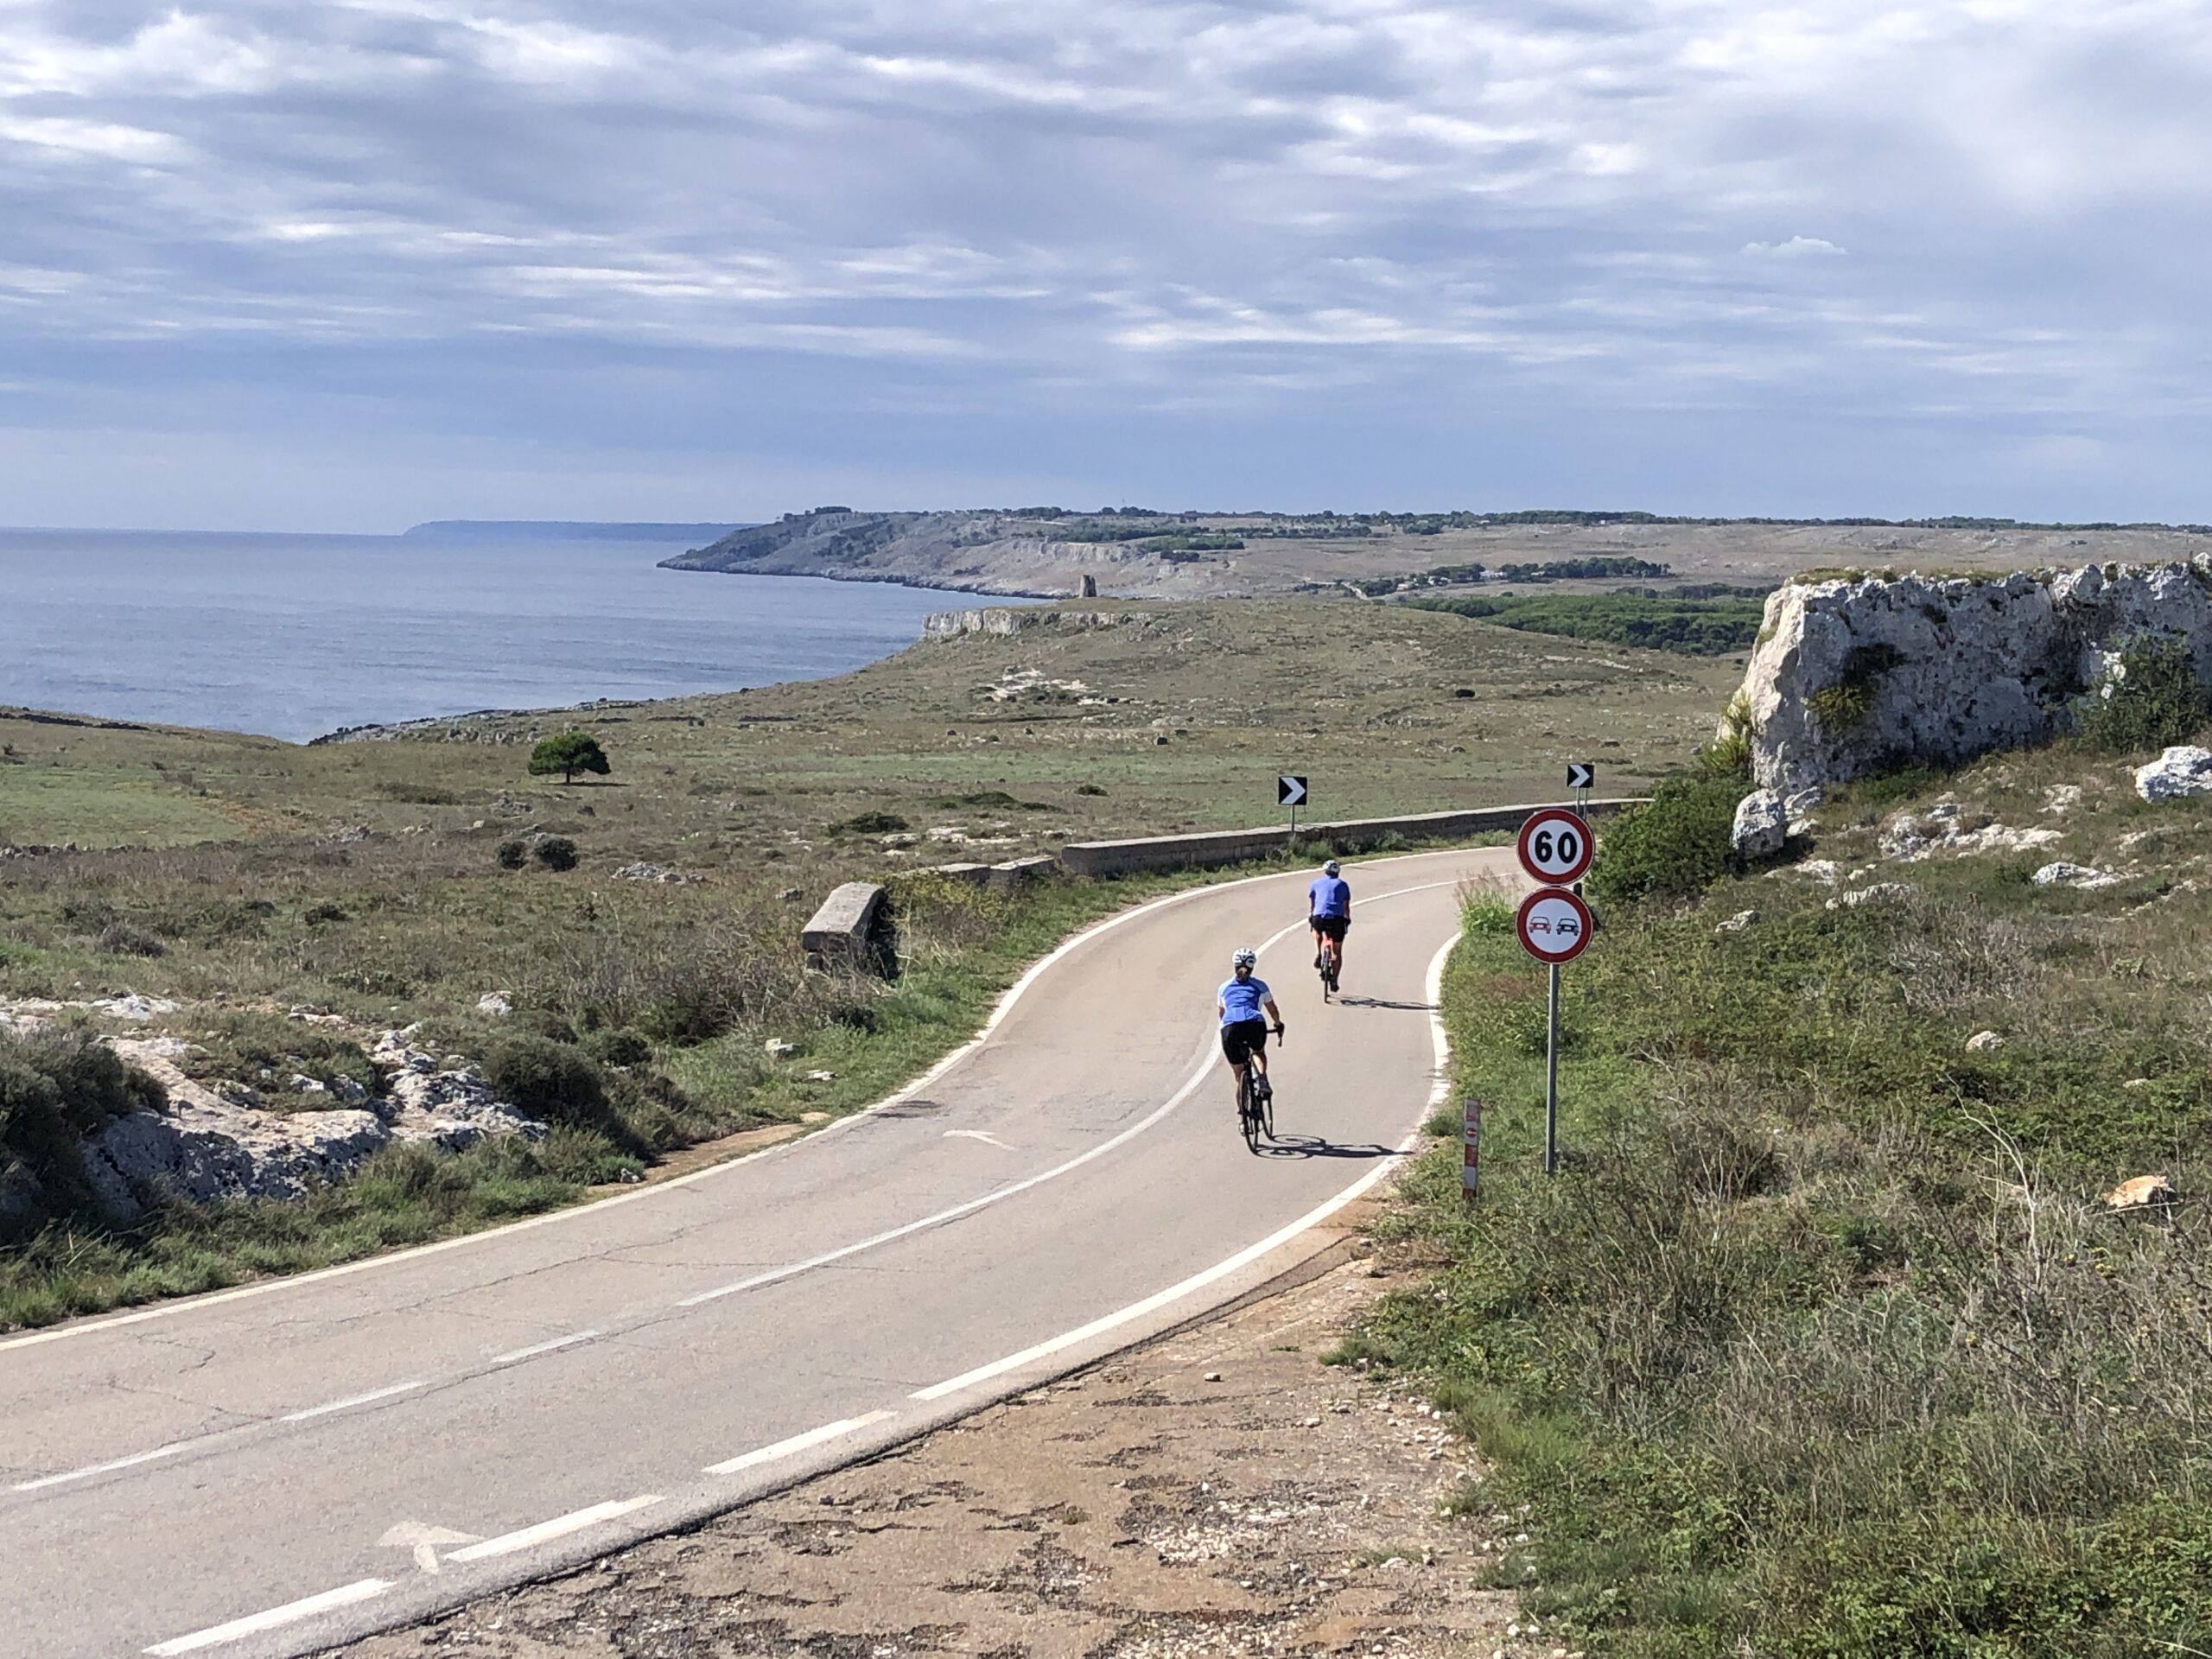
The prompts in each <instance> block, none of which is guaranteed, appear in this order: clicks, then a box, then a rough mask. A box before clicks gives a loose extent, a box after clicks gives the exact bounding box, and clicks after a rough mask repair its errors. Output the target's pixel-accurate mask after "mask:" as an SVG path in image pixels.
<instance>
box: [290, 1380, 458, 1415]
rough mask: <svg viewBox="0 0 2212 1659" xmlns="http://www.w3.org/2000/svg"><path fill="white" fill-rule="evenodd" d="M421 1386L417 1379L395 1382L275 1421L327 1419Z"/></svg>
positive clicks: (406, 1392)
mask: <svg viewBox="0 0 2212 1659" xmlns="http://www.w3.org/2000/svg"><path fill="white" fill-rule="evenodd" d="M422 1386H423V1384H422V1382H421V1380H420V1379H419V1378H418V1379H417V1380H416V1381H415V1382H412V1383H393V1384H392V1385H391V1387H390V1388H388V1389H370V1390H369V1391H368V1392H367V1393H366V1394H349V1395H346V1398H344V1399H343V1400H327V1401H325V1402H323V1403H322V1404H321V1405H319V1406H309V1407H308V1408H307V1409H306V1410H305V1411H288V1412H286V1413H285V1414H283V1416H282V1417H280V1418H278V1419H277V1421H278V1422H280V1423H304V1422H305V1421H308V1418H310V1417H327V1416H328V1415H329V1414H331V1413H332V1412H334V1411H349V1410H351V1409H352V1408H353V1407H355V1406H365V1405H369V1404H372V1403H373V1402H376V1401H378V1400H389V1399H391V1396H392V1395H395V1394H408V1393H411V1392H412V1391H413V1390H415V1389H419V1388H421V1387H422Z"/></svg>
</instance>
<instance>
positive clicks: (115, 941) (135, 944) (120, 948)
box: [99, 922, 168, 957]
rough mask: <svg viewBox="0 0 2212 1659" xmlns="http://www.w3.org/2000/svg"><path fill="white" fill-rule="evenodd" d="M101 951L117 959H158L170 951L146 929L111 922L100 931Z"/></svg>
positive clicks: (130, 924)
mask: <svg viewBox="0 0 2212 1659" xmlns="http://www.w3.org/2000/svg"><path fill="white" fill-rule="evenodd" d="M99 944H100V949H101V950H105V951H106V952H107V953H108V954H109V955H110V956H116V957H158V956H161V955H162V954H164V952H166V950H168V946H166V945H164V944H162V942H161V941H160V940H159V939H157V938H155V937H154V936H153V935H152V934H151V933H149V932H148V931H146V930H145V929H144V928H143V927H139V926H137V925H135V924H134V923H130V922H110V923H109V924H108V925H106V926H105V927H104V928H102V929H101V930H100V939H99Z"/></svg>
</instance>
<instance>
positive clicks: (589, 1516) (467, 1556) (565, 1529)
mask: <svg viewBox="0 0 2212 1659" xmlns="http://www.w3.org/2000/svg"><path fill="white" fill-rule="evenodd" d="M659 1502H660V1494H659V1493H658V1492H648V1493H646V1494H645V1497H619V1498H615V1499H613V1501H611V1502H609V1503H594V1504H593V1505H592V1506H591V1507H590V1508H589V1509H588V1510H574V1511H572V1512H570V1513H569V1514H567V1515H560V1516H554V1518H553V1519H552V1520H550V1521H541V1522H538V1523H537V1525H536V1526H534V1527H524V1528H523V1529H520V1530H519V1531H517V1532H503V1533H501V1534H500V1535H499V1536H498V1537H497V1538H486V1540H485V1541H483V1542H482V1543H480V1544H470V1545H469V1546H467V1548H464V1549H456V1550H454V1551H452V1552H451V1553H450V1554H448V1555H447V1556H446V1560H449V1561H481V1560H488V1559H489V1558H490V1557H492V1556H494V1555H512V1554H514V1553H515V1552H516V1551H517V1550H518V1549H531V1548H535V1547H536V1546H537V1545H539V1544H543V1543H549V1542H550V1541H552V1540H554V1539H556V1538H565V1537H567V1536H568V1535H569V1534H570V1533H572V1532H582V1530H583V1529H585V1528H586V1527H595V1526H597V1525H599V1523H600V1522H602V1521H613V1520H615V1519H617V1518H618V1517H620V1516H626V1515H628V1514H631V1513H632V1511H634V1510H642V1509H644V1508H645V1506H646V1505H648V1504H651V1503H659Z"/></svg>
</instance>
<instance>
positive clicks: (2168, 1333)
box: [1340, 774, 2212, 1659]
mask: <svg viewBox="0 0 2212 1659" xmlns="http://www.w3.org/2000/svg"><path fill="white" fill-rule="evenodd" d="M2037 775H2038V776H2040V775H2041V774H2037ZM2020 786H2021V787H2024V788H2025V787H2028V785H2020ZM2085 810H2086V809H2085ZM2112 810H2113V813H2114V815H2115V820H2116V821H2118V822H2134V821H2136V820H2137V819H2138V818H2139V817H2141V816H2142V815H2140V814H2138V813H2135V812H2134V811H2133V810H2132V809H2128V808H2126V807H2125V806H2124V805H2123V806H2116V807H2114V808H2113V809H2112ZM2186 828H2187V826H2178V827H2177V829H2176V830H2175V831H2174V832H2173V833H2175V834H2176V835H2181V834H2183V833H2184V832H2185V830H2186ZM1868 833H1871V830H1869V831H1868ZM1907 875H1908V876H1909V880H1908V883H1907V888H1906V890H1905V891H1904V892H1903V893H1888V894H1885V895H1883V900H1882V901H1878V902H1869V903H1865V904H1861V905H1858V906H1838V907H1836V908H1833V909H1832V908H1829V907H1828V905H1827V899H1828V897H1829V896H1830V895H1831V893H1833V891H1834V890H1833V889H1831V888H1828V887H1821V886H1820V885H1818V884H1816V883H1813V882H1810V881H1794V882H1793V881H1786V880H1785V881H1777V880H1726V879H1724V880H1720V881H1719V883H1718V884H1717V885H1716V886H1714V887H1713V888H1712V889H1711V890H1710V891H1709V892H1708V893H1707V894H1706V895H1705V897H1704V899H1703V900H1702V902H1701V903H1699V904H1695V905H1694V906H1683V905H1682V904H1681V902H1680V901H1679V900H1669V902H1664V903H1644V904H1634V903H1625V902H1621V901H1618V900H1615V901H1613V902H1611V903H1605V902H1602V901H1601V903H1600V905H1599V919H1600V922H1601V924H1602V926H1601V931H1599V934H1598V936H1597V938H1596V941H1595V942H1594V944H1592V948H1591V950H1589V951H1588V952H1586V954H1585V956H1584V957H1581V958H1580V959H1579V960H1578V961H1577V962H1576V963H1574V964H1573V966H1572V967H1571V968H1570V969H1568V970H1567V973H1566V974H1565V975H1564V976H1563V988H1564V1009H1563V1029H1564V1052H1563V1055H1562V1062H1561V1080H1560V1095H1561V1100H1562V1110H1563V1115H1564V1122H1565V1128H1564V1135H1563V1137H1562V1138H1563V1142H1564V1146H1565V1149H1566V1155H1565V1167H1564V1169H1563V1171H1562V1173H1560V1175H1559V1176H1558V1177H1556V1178H1554V1179H1545V1178H1543V1177H1542V1176H1541V1173H1537V1163H1536V1149H1537V1145H1538V1141H1539V1137H1540V1134H1541V1102H1542V1086H1543V1085H1542V1065H1543V1058H1542V1057H1543V1050H1544V997H1543V982H1542V970H1541V969H1538V968H1536V967H1535V966H1534V965H1533V964H1531V963H1529V962H1528V960H1527V959H1526V958H1525V957H1523V956H1522V954H1521V952H1520V951H1519V950H1518V949H1517V947H1516V944H1515V943H1514V941H1513V939H1512V938H1511V936H1510V911H1509V910H1508V908H1507V906H1506V905H1505V904H1504V902H1503V900H1502V899H1487V898H1484V897H1482V896H1477V897H1476V899H1474V901H1473V902H1471V904H1470V906H1469V907H1468V909H1467V912H1466V915H1465V935H1464V938H1463V941H1462V944H1461V946H1460V949H1459V951H1458V952H1457V953H1456V955H1455V957H1454V958H1453V960H1452V964H1451V967H1450V970H1449V973H1448V975H1447V976H1446V988H1445V1006H1446V1019H1447V1020H1448V1022H1449V1025H1450V1027H1451V1031H1452V1039H1453V1052H1454V1065H1455V1068H1456V1070H1457V1073H1458V1081H1459V1085H1460V1087H1461V1088H1462V1089H1463V1090H1465V1091H1466V1092H1469V1093H1472V1094H1474V1095H1476V1096H1479V1097H1480V1098H1481V1099H1483V1100H1484V1102H1485V1103H1486V1105H1487V1107H1488V1111H1487V1114H1486V1117H1485V1156H1484V1170H1485V1188H1484V1197H1483V1200H1482V1202H1481V1204H1480V1205H1479V1206H1478V1207H1476V1208H1473V1209H1471V1210H1470V1209H1468V1208H1467V1207H1465V1205H1463V1204H1462V1202H1461V1199H1460V1194H1459V1158H1458V1155H1457V1152H1456V1149H1454V1148H1451V1147H1439V1148H1438V1149H1436V1150H1435V1151H1434V1152H1433V1153H1432V1154H1431V1155H1430V1156H1428V1157H1427V1159H1426V1160H1423V1161H1422V1162H1421V1165H1420V1166H1419V1167H1418V1169H1417V1172H1416V1173H1414V1175H1413V1176H1412V1177H1411V1178H1410V1179H1409V1181H1408V1184H1407V1185H1406V1186H1405V1187H1404V1188H1403V1189H1402V1202H1401V1205H1400V1207H1399V1208H1398V1210H1397V1211H1396V1212H1395V1215H1394V1217H1392V1218H1391V1219H1390V1220H1389V1222H1388V1223H1387V1224H1385V1226H1384V1229H1383V1236H1384V1238H1385V1239H1386V1240H1389V1241H1393V1242H1395V1243H1397V1244H1400V1245H1402V1246H1404V1247H1406V1248H1407V1249H1408V1250H1409V1251H1410V1252H1411V1253H1413V1254H1414V1255H1416V1256H1418V1257H1420V1258H1421V1259H1424V1260H1427V1261H1430V1262H1435V1261H1439V1260H1440V1261H1441V1262H1442V1265H1441V1266H1440V1268H1437V1270H1436V1271H1435V1272H1434V1273H1433V1274H1430V1275H1427V1276H1425V1277H1424V1278H1423V1280H1422V1281H1421V1282H1420V1283H1419V1284H1418V1285H1417V1286H1415V1287H1413V1288H1410V1289H1408V1290H1407V1291H1405V1292H1403V1293H1401V1294H1397V1295H1395V1296H1394V1297H1392V1298H1391V1299H1389V1300H1388V1301H1387V1302H1386V1303H1384V1304H1383V1306H1381V1308H1380V1309H1379V1311H1378V1312H1377V1313H1376V1314H1375V1315H1374V1316H1373V1318H1372V1319H1370V1321H1369V1323H1368V1324H1367V1325H1366V1326H1365V1328H1364V1329H1363V1332H1361V1333H1360V1334H1359V1335H1358V1336H1357V1338H1355V1339H1354V1340H1353V1341H1352V1342H1351V1343H1350V1344H1348V1345H1347V1347H1346V1349H1345V1351H1344V1353H1343V1355H1342V1356H1340V1357H1341V1358H1343V1359H1344V1360H1346V1361H1348V1362H1353V1363H1364V1364H1367V1365H1370V1366H1380V1367H1384V1368H1389V1369H1395V1370H1411V1371H1415V1372H1418V1373H1420V1374H1422V1375H1424V1376H1426V1377H1427V1380H1428V1383H1429V1385H1430V1386H1431V1388H1432V1389H1433V1396H1434V1398H1435V1399H1436V1401H1437V1402H1439V1403H1440V1405H1442V1406H1443V1407H1445V1408H1446V1409H1447V1410H1448V1411H1449V1412H1450V1413H1451V1414H1452V1417H1453V1418H1454V1420H1455V1421H1456V1422H1457V1424H1458V1425H1459V1427H1460V1428H1461V1429H1462V1430H1463V1431H1465V1433H1468V1434H1469V1435H1471V1437H1472V1438H1473V1439H1474V1440H1475V1441H1476V1442H1477V1443H1478V1446H1480V1448H1481V1450H1482V1452H1484V1456H1485V1457H1486V1459H1489V1461H1490V1465H1491V1471H1492V1472H1491V1474H1490V1475H1489V1477H1488V1478H1487V1479H1486V1481H1485V1482H1484V1484H1482V1485H1480V1486H1478V1487H1473V1488H1471V1489H1470V1490H1469V1491H1467V1492H1466V1493H1465V1495H1464V1496H1463V1498H1462V1503H1463V1504H1464V1505H1465V1507H1467V1508H1468V1509H1470V1510H1478V1509H1479V1510H1484V1511H1490V1510H1499V1509H1503V1510H1507V1511H1509V1512H1517V1511H1520V1510H1521V1506H1522V1505H1526V1506H1527V1509H1526V1511H1525V1519H1522V1520H1519V1521H1516V1529H1517V1528H1519V1527H1522V1526H1525V1527H1526V1528H1527V1529H1528V1531H1529V1534H1530V1535H1531V1541H1530V1542H1529V1544H1527V1545H1526V1546H1525V1547H1522V1548H1515V1549H1511V1550H1509V1551H1508V1552H1507V1554H1506V1555H1505V1557H1504V1559H1503V1561H1502V1562H1501V1564H1500V1566H1499V1567H1497V1569H1496V1571H1497V1581H1498V1582H1499V1583H1500V1584H1501V1586H1506V1587H1511V1588H1516V1589H1518V1590H1519V1591H1520V1592H1522V1599H1523V1601H1524V1603H1525V1605H1527V1606H1528V1607H1529V1609H1530V1610H1531V1611H1535V1612H1536V1613H1538V1614H1540V1615H1541V1617H1542V1618H1544V1620H1545V1621H1546V1624H1547V1626H1548V1630H1547V1638H1546V1639H1547V1640H1548V1641H1549V1640H1552V1639H1554V1638H1556V1639H1557V1640H1559V1641H1560V1642H1561V1643H1564V1644H1565V1645H1567V1646H1568V1647H1570V1648H1572V1649H1581V1650H1586V1651H1588V1652H1590V1653H1592V1654H1606V1655H1616V1656H1634V1659H1659V1656H1666V1659H1693V1656H1695V1659H1707V1656H1711V1655H1714V1654H1722V1653H1757V1654H1760V1655H1764V1656H1773V1659H1831V1656H1846V1655H1868V1656H1871V1655H1885V1656H1887V1655H1912V1656H1925V1659H2035V1656H2044V1655H2049V1654H2055V1653H2064V1654H2068V1655H2074V1656H2081V1655H2093V1656H2110V1659H2119V1656H2123V1655H2127V1656H2134V1655H2143V1654H2150V1653H2154V1652H2198V1651H2205V1650H2208V1649H2212V1575H2208V1573H2206V1570H2205V1569H2206V1567H2207V1566H2208V1565H2212V1446H2208V1443H2207V1442H2206V1440H2205V1439H2204V1436H2203V1434H2202V1428H2201V1425H2202V1423H2203V1422H2204V1421H2207V1414H2208V1412H2212V1348H2209V1347H2208V1344H2209V1343H2212V1291H2208V1288H2207V1287H2208V1286H2209V1285H2212V1220H2208V1217H2207V1216H2206V1214H2205V1212H2204V1211H2203V1210H2202V1207H2201V1206H2199V1205H2185V1206H2183V1207H2182V1208H2179V1209H2176V1210H2172V1211H2152V1212H2151V1213H2149V1214H2147V1215H2142V1216H2126V1215H2117V1214H2113V1213H2111V1212H2109V1211H2107V1209H2106V1207H2105V1205H2104V1203H2103V1201H2102V1195H2103V1194H2104V1193H2105V1192H2107V1190H2108V1189H2109V1188H2111V1187H2112V1186H2113V1185H2114V1184H2115V1183H2117V1182H2119V1181H2120V1180H2122V1179H2127V1178H2131V1177H2133V1176H2137V1175H2140V1174H2145V1173H2158V1174H2161V1175H2164V1176H2165V1177H2167V1178H2168V1179H2170V1180H2171V1182H2172V1184H2173V1185H2174V1186H2175V1187H2176V1188H2177V1190H2178V1191H2179V1192H2182V1193H2183V1194H2185V1195H2187V1194H2194V1193H2199V1192H2202V1191H2203V1190H2204V1189H2205V1185H2206V1183H2207V1181H2208V1180H2212V1068H2209V1067H2208V1066H2207V1065H2206V1052H2205V1045H2206V1032H2205V1028H2204V1026H2203V1022H2202V1014H2201V1008H2202V1003H2203V999H2204V997H2205V995H2206V993H2207V991H2208V989H2212V985H2208V982H2207V969H2206V968H2205V966H2204V962H2203V957H2202V950H2201V948H2200V947H2199V945H2198V944H2197V943H2196V941H2197V940H2198V939H2199V938H2201V936H2202V929H2203V921H2204V916H2203V908H2202V904H2201V903H2199V902H2197V901H2196V900H2195V899H2191V898H2190V897H2189V896H2188V895H2186V894H2183V893H2178V892H2177V893H2174V894H2172V895H2171V896H2170V897H2169V898H2168V899H2166V900H2165V901H2164V902H2163V903H2160V904H2158V905H2155V906H2147V907H2146V906H2145V888H2144V887H2143V886H2142V885H2140V884H2131V885H2130V886H2127V887H2120V888H2115V889H2113V890H2110V891H2108V892H2105V893H2052V892H2050V891H2049V890H2047V889H2038V888H2036V887H2032V886H2031V884H2030V883H2029V882H2028V881H2027V880H2026V879H2025V876H2026V867H2025V866H2016V865H2011V864H2001V863H1991V862H1988V861H1975V860H1961V861H1950V862H1946V863H1942V864H1930V865H1922V866H1915V867H1912V868H1911V869H1910V872H1909V873H1907ZM1658 891H1659V889H1658V888H1656V887H1655V888H1654V892H1655V893H1656V892H1658ZM2155 891H2156V890H2155V889H2152V892H2153V893H2155ZM1745 910H1751V911H1755V912H1757V913H1756V917H1755V918H1754V919H1753V920H1751V922H1750V923H1749V924H1748V925H1745V926H1743V927H1742V928H1741V930H1740V931H1729V932H1726V933H1722V932H1719V931H1716V922H1717V921H1718V920H1719V918H1725V917H1730V916H1732V915H1733V914H1735V913H1736V912H1742V911H1745ZM2122 912H2128V913H2129V921H2128V925H2127V928H2126V931H2125V933H2124V934H2123V933H2122V931H2121V930H2120V926H2119V922H2120V916H2121V913H2122ZM1984 1028H1987V1029H1991V1030H1993V1031H1995V1032H1997V1033H1999V1035H2000V1036H2001V1037H2002V1038H2003V1039H2004V1040H2003V1042H2002V1044H2001V1045H2000V1046H1996V1047H1993V1048H1991V1047H1984V1048H1981V1049H1978V1050H1969V1049H1968V1048H1967V1042H1966V1039H1967V1037H1968V1036H1969V1035H1971V1034H1973V1033H1975V1032H1977V1031H1979V1030H1981V1029H1984Z"/></svg>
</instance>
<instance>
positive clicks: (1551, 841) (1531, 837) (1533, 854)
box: [1515, 806, 1593, 887]
mask: <svg viewBox="0 0 2212 1659" xmlns="http://www.w3.org/2000/svg"><path fill="white" fill-rule="evenodd" d="M1515 850H1516V851H1517V852H1518V853H1519V854H1520V855H1521V868H1522V869H1524V870H1526V871H1528V872H1529V878H1530V880H1535V881H1540V882H1541V883H1542V884H1543V885H1544V886H1546V887H1571V886H1573V884H1574V883H1575V882H1577V881H1580V880H1581V879H1582V878H1583V877H1584V876H1585V875H1586V874H1588V873H1589V869H1590V857H1591V854H1592V850H1593V848H1592V842H1591V839H1590V831H1589V829H1588V827H1587V826H1586V825H1585V824H1584V823H1583V822H1582V820H1581V819H1580V818H1578V817H1575V816H1574V814H1573V813H1572V812H1568V811H1565V810H1561V809H1560V808H1559V807H1556V806H1548V807H1546V808H1545V809H1544V810H1542V811H1541V812H1531V813H1530V814H1529V821H1528V822H1527V823H1523V824H1522V826H1521V839H1520V841H1519V842H1517V843H1516V848H1515Z"/></svg>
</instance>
